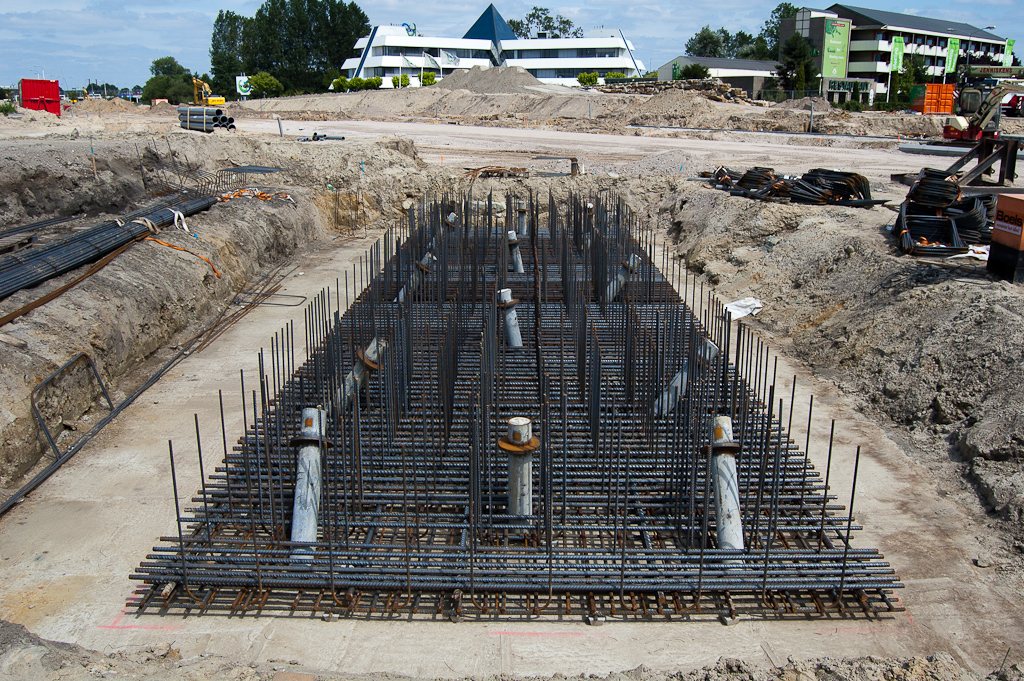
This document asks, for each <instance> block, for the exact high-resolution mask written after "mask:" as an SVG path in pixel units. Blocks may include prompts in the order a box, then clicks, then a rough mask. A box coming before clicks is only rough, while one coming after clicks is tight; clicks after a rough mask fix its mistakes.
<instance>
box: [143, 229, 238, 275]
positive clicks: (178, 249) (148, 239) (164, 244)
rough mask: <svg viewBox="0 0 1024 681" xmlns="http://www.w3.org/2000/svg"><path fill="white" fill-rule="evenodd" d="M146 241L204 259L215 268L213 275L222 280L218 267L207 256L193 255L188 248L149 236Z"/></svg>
mask: <svg viewBox="0 0 1024 681" xmlns="http://www.w3.org/2000/svg"><path fill="white" fill-rule="evenodd" d="M145 240H146V241H155V242H157V243H158V244H161V245H163V246H167V247H169V248H173V249H174V250H176V251H181V252H182V253H188V254H189V255H194V256H196V257H197V258H202V259H203V260H205V261H206V262H208V263H210V267H212V268H213V273H214V274H216V275H217V278H218V279H220V272H218V271H217V266H216V265H214V264H213V263H212V262H210V259H209V258H207V257H205V256H202V255H199V254H198V253H193V252H192V251H190V250H188V249H187V248H182V247H181V246H175V245H174V244H169V243H167V242H166V241H160V239H154V238H153V237H151V236H147V237H146V239H145Z"/></svg>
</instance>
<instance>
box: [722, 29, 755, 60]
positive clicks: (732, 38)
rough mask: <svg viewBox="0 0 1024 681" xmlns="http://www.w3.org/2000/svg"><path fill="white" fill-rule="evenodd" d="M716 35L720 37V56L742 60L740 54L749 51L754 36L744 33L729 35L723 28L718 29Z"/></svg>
mask: <svg viewBox="0 0 1024 681" xmlns="http://www.w3.org/2000/svg"><path fill="white" fill-rule="evenodd" d="M718 34H719V35H720V36H722V56H724V57H727V58H729V59H742V57H740V52H741V51H749V50H750V49H751V48H752V47H753V44H754V36H752V35H750V34H749V33H747V32H746V31H736V32H735V33H729V31H728V30H726V29H725V28H720V29H718Z"/></svg>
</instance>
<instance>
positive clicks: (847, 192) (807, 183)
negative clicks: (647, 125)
mask: <svg viewBox="0 0 1024 681" xmlns="http://www.w3.org/2000/svg"><path fill="white" fill-rule="evenodd" d="M702 176H703V177H708V178H709V179H712V180H713V181H714V184H715V187H716V188H718V189H725V190H728V191H729V192H730V193H731V194H733V195H735V196H745V197H747V198H751V199H760V200H762V201H778V200H786V199H788V200H789V201H791V202H793V203H806V204H817V205H839V206H861V207H868V206H873V205H877V204H879V203H884V201H877V200H874V199H872V198H871V183H870V182H868V179H867V178H866V177H864V176H863V175H859V174H857V173H850V172H844V171H840V170H825V169H822V168H816V169H814V170H810V171H808V172H806V173H804V174H803V175H802V176H800V177H790V176H786V175H781V176H780V175H777V174H776V173H775V170H774V169H772V168H763V167H754V168H750V169H748V170H747V171H746V172H744V173H743V174H742V175H741V174H740V173H739V172H737V171H735V170H730V169H729V168H726V167H725V166H721V167H719V168H717V169H716V170H715V171H714V172H713V173H702Z"/></svg>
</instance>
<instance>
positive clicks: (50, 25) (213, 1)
mask: <svg viewBox="0 0 1024 681" xmlns="http://www.w3.org/2000/svg"><path fill="white" fill-rule="evenodd" d="M488 1H489V0H475V1H474V2H467V1H466V0H448V1H447V2H438V1H431V0H428V1H427V2H418V3H411V2H408V1H407V0H405V1H403V0H374V2H372V3H371V2H362V3H359V2H358V0H357V4H359V5H360V7H362V9H363V11H364V12H365V13H366V14H367V16H368V17H369V18H370V23H371V24H383V25H388V24H395V25H399V24H402V23H409V24H416V27H417V30H418V31H419V32H420V33H421V34H423V35H436V36H448V37H462V35H463V34H464V33H465V32H466V31H467V30H468V29H469V27H470V26H471V25H472V23H473V22H474V21H475V20H476V18H477V17H478V16H479V15H480V14H481V13H482V12H483V10H484V9H485V8H486V7H487V2H488ZM535 3H536V4H541V6H547V7H548V8H549V9H550V10H551V12H552V14H562V15H564V16H566V17H568V18H570V19H571V20H572V21H573V22H574V23H575V24H576V25H577V26H580V27H582V28H583V29H584V30H588V29H591V28H596V27H604V28H621V29H622V30H623V32H624V33H625V35H626V38H628V39H629V40H630V41H631V42H632V43H633V46H634V47H635V48H636V55H637V56H638V57H639V58H640V59H642V60H643V62H644V65H645V66H646V67H647V68H648V69H656V68H657V67H659V66H661V65H662V64H665V63H667V62H669V61H671V60H672V59H673V58H674V57H676V56H678V55H680V54H683V51H684V50H683V47H684V45H685V44H686V41H687V40H688V39H689V38H690V37H691V36H692V35H693V34H694V33H696V32H697V31H698V30H700V28H701V27H702V26H704V25H706V24H707V25H710V26H711V27H712V28H713V29H716V28H718V27H720V26H724V27H725V28H727V29H728V30H729V31H732V32H735V31H738V30H744V31H747V32H748V33H752V34H756V33H757V32H758V31H759V30H760V27H761V24H762V23H763V22H764V20H765V19H767V18H768V16H769V14H771V11H772V9H773V8H774V7H775V5H776V4H777V3H778V0H715V1H714V2H700V1H699V0H698V1H697V2H693V1H692V0H691V1H689V2H680V1H678V0H673V1H671V2H670V1H668V0H639V2H623V1H622V0H587V3H586V5H585V6H582V5H576V6H574V5H566V4H563V5H559V4H556V3H554V2H546V3H545V2H542V0H531V1H527V2H521V1H519V0H507V1H506V0H496V1H495V7H497V8H498V11H499V12H500V13H501V15H502V16H503V17H505V19H506V20H507V19H521V18H522V17H524V16H525V15H526V14H527V13H528V12H529V11H530V8H531V7H532V6H533V5H534V4H535ZM260 4H261V1H259V0H202V1H200V0H175V1H174V2H173V3H172V2H167V1H166V0H32V1H31V2H29V1H28V0H0V55H2V57H0V86H9V85H14V84H16V83H17V81H18V80H20V79H21V78H50V79H54V78H55V79H58V80H59V81H60V83H61V86H62V87H83V86H85V85H86V84H87V83H88V82H89V81H90V80H93V81H99V82H100V83H104V82H106V83H112V84H115V85H118V86H120V87H131V86H134V85H142V84H144V83H145V82H146V80H147V79H148V78H149V76H150V73H149V65H150V64H151V63H152V62H153V60H154V59H157V58H159V57H163V56H167V55H170V56H173V57H174V58H175V59H177V60H178V62H179V63H181V64H182V65H183V66H185V67H186V68H188V69H190V70H193V71H197V72H199V73H207V72H209V70H210V58H209V50H210V33H211V31H212V28H213V20H214V19H215V18H216V16H217V12H218V10H221V9H224V10H231V11H233V12H236V13H238V14H243V15H245V16H252V15H253V14H255V12H256V9H257V8H258V7H259V5H260ZM793 4H796V5H797V6H801V5H800V3H798V2H794V3H793ZM830 4H832V2H831V1H826V2H824V3H820V6H821V7H827V6H828V5H830ZM850 4H852V5H855V6H863V7H874V8H876V9H885V10H887V11H891V12H904V13H907V14H916V15H922V16H928V17H932V18H936V19H948V20H950V21H960V22H965V23H969V24H972V25H974V26H978V27H985V26H990V25H994V26H995V27H996V28H995V29H994V30H993V31H992V32H993V33H995V34H996V35H999V36H1001V37H1004V38H1014V39H1016V40H1017V41H1018V42H1019V43H1021V45H1020V47H1018V48H1016V49H1015V50H1014V51H1015V52H1016V53H1017V54H1018V55H1021V54H1022V53H1024V52H1022V50H1024V42H1022V41H1024V0H895V1H892V0H890V1H888V2H881V1H880V0H857V1H856V2H851V3H850ZM813 6H818V5H813ZM338 66H339V67H340V66H341V65H340V64H338Z"/></svg>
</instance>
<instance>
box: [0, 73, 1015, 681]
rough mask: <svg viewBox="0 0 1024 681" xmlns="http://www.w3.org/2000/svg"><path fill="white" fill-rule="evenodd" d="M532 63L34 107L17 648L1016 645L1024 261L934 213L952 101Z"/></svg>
mask: <svg viewBox="0 0 1024 681" xmlns="http://www.w3.org/2000/svg"><path fill="white" fill-rule="evenodd" d="M525 75H527V74H522V73H514V74H504V75H503V74H502V73H501V72H495V73H494V74H491V76H490V77H491V80H493V82H491V80H488V81H487V82H486V83H483V84H480V85H479V88H478V89H481V90H482V91H479V92H477V91H473V89H472V88H467V89H463V88H459V87H454V86H453V89H447V90H446V89H442V88H420V89H419V90H420V91H419V92H404V91H403V92H393V93H392V92H388V93H384V92H381V93H363V94H352V95H330V96H327V97H326V98H322V99H323V101H322V103H321V100H320V99H318V98H313V97H307V98H304V99H302V100H298V99H295V100H292V99H288V98H285V99H281V100H267V101H265V102H252V103H248V104H247V105H246V107H242V106H237V107H232V109H231V115H232V116H234V118H235V123H236V126H237V130H236V131H230V132H229V131H227V130H222V129H218V130H217V131H215V132H214V133H210V134H204V133H201V132H193V131H186V130H182V129H180V128H177V127H176V123H177V120H176V114H175V113H174V112H173V111H166V112H161V111H160V110H159V109H158V108H154V109H153V110H149V111H147V110H145V109H140V108H136V107H131V108H125V106H121V105H120V104H118V105H114V104H110V105H103V104H102V103H100V102H88V103H82V104H80V105H77V107H78V110H77V111H74V113H72V114H70V115H68V114H66V115H65V116H64V117H62V118H60V119H57V118H56V117H53V116H50V115H48V114H40V113H38V112H31V113H29V112H24V113H25V115H23V116H22V117H21V118H20V119H5V118H0V152H2V154H0V156H3V157H4V159H5V161H4V163H3V164H2V165H0V249H2V250H0V291H3V292H4V294H3V298H2V299H0V320H2V325H0V387H2V391H0V394H2V396H0V438H2V441H3V450H2V455H0V486H2V488H3V489H2V492H3V494H2V499H0V503H3V515H2V516H0V576H2V580H0V584H2V586H0V676H3V677H4V678H13V679H37V678H52V679H86V678H97V677H104V678H114V677H135V678H153V679H156V678H161V679H186V678H187V679H221V678H233V679H250V680H252V679H278V681H285V680H286V679H342V678H345V679H348V678H356V677H360V678H388V679H392V678H403V677H408V678H417V679H420V678H422V679H436V678H472V679H489V678H498V677H502V678H525V677H541V678H556V677H557V678H580V679H584V678H607V679H609V680H612V679H613V677H614V679H621V678H622V677H626V678H629V679H634V680H636V681H654V680H658V681H660V680H661V679H669V678H672V679H688V680H690V679H692V681H705V680H706V681H711V680H712V679H714V680H716V681H718V680H721V679H725V678H728V679H735V680H736V681H740V680H741V679H742V680H748V679H756V680H758V681H768V680H774V679H779V680H782V679H785V680H786V681H811V679H812V678H813V679H814V681H834V680H835V679H837V678H842V679H850V680H851V681H852V680H854V679H856V680H857V681H869V680H870V681H874V680H875V679H881V678H884V679H899V680H907V681H917V680H918V679H920V680H922V681H923V680H924V679H939V680H941V681H947V680H949V681H953V680H954V679H955V680H960V679H971V678H985V677H989V676H991V677H992V679H993V681H994V680H995V679H1000V680H1001V681H1016V680H1017V679H1020V678H1021V677H1022V675H1024V674H1022V668H1024V663H1022V662H1021V660H1022V659H1024V622H1022V619H1024V617H1022V615H1021V613H1022V612H1024V609H1022V607H1021V606H1022V605H1024V603H1022V600H1024V599H1022V597H1021V595H1020V594H1021V586H1022V577H1024V559H1022V553H1021V552H1022V547H1024V528H1022V520H1021V519H1022V518H1024V467H1022V466H1021V458H1022V454H1024V448H1022V447H1024V445H1022V443H1024V399H1022V398H1021V395H1024V385H1022V383H1024V374H1022V373H1021V370H1020V367H1021V366H1022V360H1024V357H1022V356H1021V355H1022V352H1024V350H1022V347H1024V346H1022V345H1021V343H1020V340H1019V339H1020V338H1021V337H1022V333H1024V301H1022V297H1021V294H1020V287H1019V286H1017V285H1014V284H1011V283H1008V282H1005V281H1001V280H999V279H997V278H996V277H994V276H992V275H990V274H989V273H988V272H987V270H986V268H985V263H984V261H983V260H978V259H977V258H971V257H959V258H953V259H948V258H947V259H940V258H934V257H915V256H911V255H904V254H903V253H901V251H900V244H899V242H898V240H897V239H896V238H894V236H893V233H892V229H893V227H894V225H895V224H896V222H897V218H898V217H899V213H898V208H899V206H900V204H901V202H903V201H904V199H905V197H906V195H907V191H908V187H907V186H905V185H903V184H899V183H898V182H896V181H894V180H893V179H892V178H893V176H894V175H896V174H899V173H909V174H916V173H917V172H918V171H919V170H921V168H922V166H933V167H945V166H947V165H949V163H950V162H952V159H945V158H928V157H922V156H919V155H910V154H906V153H902V152H901V151H900V150H899V147H900V146H901V144H903V143H904V138H905V137H907V136H911V135H915V136H920V135H922V134H923V135H925V136H926V137H927V136H928V135H932V134H935V132H934V131H932V130H931V129H930V128H928V125H930V122H929V121H930V119H928V117H916V119H914V118H913V117H906V118H907V120H906V121H903V120H902V119H901V117H899V116H889V117H888V118H883V117H880V116H874V115H853V114H847V113H845V112H843V113H838V112H830V111H828V110H826V111H825V112H824V113H822V111H821V110H820V108H816V110H815V125H818V124H819V121H820V125H821V126H823V127H822V128H821V135H820V136H818V135H813V134H808V133H807V132H806V130H805V129H800V126H801V125H802V124H803V118H802V117H804V116H805V114H808V113H809V111H805V110H804V109H801V108H800V107H799V106H792V105H791V106H790V107H769V106H765V105H763V104H761V103H757V102H749V101H747V100H743V99H742V98H736V99H735V100H734V101H729V102H718V101H713V100H712V99H710V98H708V97H705V96H703V95H701V94H700V92H696V91H691V90H682V89H680V90H670V91H666V92H662V93H659V94H655V95H635V94H629V93H599V92H590V93H585V92H576V91H570V92H566V93H563V92H554V91H548V90H550V88H548V89H546V90H545V89H541V90H537V89H536V85H535V84H533V83H532V82H528V81H527V80H526V79H525ZM449 85H450V86H451V85H452V84H449ZM455 85H458V84H457V83H456V84H455ZM129 106H130V105H129ZM474 106H475V107H476V108H475V109H474V108H473V107H474ZM492 106H493V107H496V108H495V110H494V112H493V113H494V114H496V115H495V116H494V117H493V118H488V116H491V113H489V109H488V107H492ZM817 106H818V105H817V104H816V107H817ZM459 107H466V109H465V111H469V110H471V109H472V110H473V111H475V113H474V114H472V115H469V114H466V113H465V111H463V110H462V109H459ZM318 112H321V113H318ZM329 112H333V113H330V115H328V113H329ZM339 112H340V114H339ZM499 112H500V113H499ZM595 112H596V113H595ZM278 115H280V116H281V121H280V122H279V121H278V118H277V116H278ZM769 121H773V123H771V125H772V126H775V127H774V128H771V129H770V127H769ZM445 123H458V125H446V124H445ZM828 126H831V127H828ZM779 127H781V128H786V127H791V128H792V129H788V130H787V129H782V130H779V129H777V128H779ZM584 132H585V133H587V134H583V133H584ZM863 132H868V133H869V134H867V135H865V134H862V133H863ZM1011 132H1012V131H1011ZM314 133H315V134H314ZM341 137H344V139H343V140H342V139H337V138H341ZM303 139H306V140H309V141H300V140H303ZM314 140H315V141H314ZM922 161H923V162H922ZM723 166H724V167H726V168H727V169H728V170H729V171H731V172H733V173H734V174H733V175H728V177H730V178H733V180H730V181H738V178H741V177H746V178H747V179H746V180H744V183H745V184H744V185H741V189H742V191H740V190H737V189H735V188H734V190H733V191H728V190H726V191H723V190H722V189H721V188H715V186H714V185H715V184H716V182H717V184H719V186H720V187H721V186H723V185H722V182H723V181H724V178H726V177H727V175H726V174H724V171H721V170H719V169H721V167H723ZM767 168H770V169H771V171H770V172H769V171H768V170H765V169H767ZM751 169H753V170H751ZM716 170H719V174H718V176H717V177H718V179H717V180H716V179H715V175H714V174H715V172H716ZM747 170H751V173H750V174H747V175H744V173H745V172H746V171H747ZM837 171H838V172H837ZM702 174H703V175H704V177H702ZM709 176H710V177H709ZM757 178H761V179H760V181H762V182H767V183H769V184H771V183H778V182H786V183H789V184H787V185H786V186H785V188H784V189H783V188H782V185H778V186H777V190H776V192H775V193H774V194H773V195H771V196H768V195H767V194H766V193H765V192H762V191H761V190H750V189H747V188H744V187H745V186H746V183H749V182H753V181H755V179H757ZM801 182H802V183H804V184H801ZM779 191H781V192H783V195H779V193H778V192H779ZM759 192H760V193H761V194H764V196H759V195H758V194H759ZM826 194H827V195H828V196H827V197H826V196H825V195H826ZM819 199H822V202H821V203H817V204H814V203H800V202H799V201H800V200H808V201H815V202H817V201H818V200H819ZM90 249H91V250H90ZM601 625H603V626H601Z"/></svg>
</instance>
